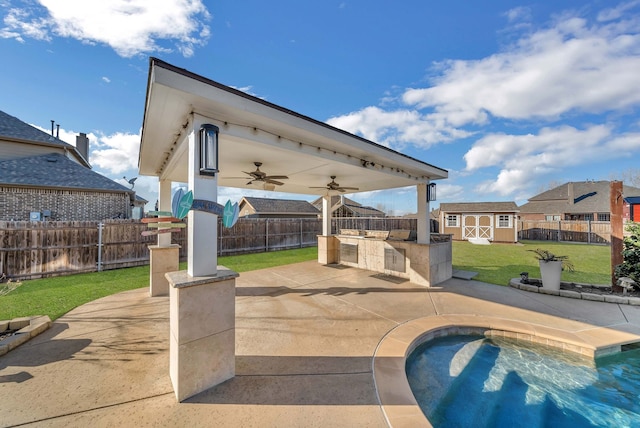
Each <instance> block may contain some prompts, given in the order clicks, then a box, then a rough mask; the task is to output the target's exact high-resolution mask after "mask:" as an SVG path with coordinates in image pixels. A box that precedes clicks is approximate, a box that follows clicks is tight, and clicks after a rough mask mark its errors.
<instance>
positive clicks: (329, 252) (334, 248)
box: [318, 195, 339, 265]
mask: <svg viewBox="0 0 640 428" xmlns="http://www.w3.org/2000/svg"><path fill="white" fill-rule="evenodd" d="M338 248H339V247H338V240H337V238H336V237H335V236H333V235H332V234H331V196H330V195H324V196H323V197H322V235H321V236H318V263H320V264H323V265H327V264H331V263H337V262H338V260H339V257H338Z"/></svg>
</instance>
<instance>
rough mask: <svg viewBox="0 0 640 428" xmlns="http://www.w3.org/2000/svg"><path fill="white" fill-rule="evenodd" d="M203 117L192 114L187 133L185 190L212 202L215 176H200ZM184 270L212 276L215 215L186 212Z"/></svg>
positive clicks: (215, 196) (215, 192)
mask: <svg viewBox="0 0 640 428" xmlns="http://www.w3.org/2000/svg"><path fill="white" fill-rule="evenodd" d="M203 123H205V118H203V117H200V116H195V115H194V120H193V125H192V128H191V130H190V131H191V132H190V133H189V136H188V139H189V190H191V191H192V192H193V197H194V198H196V199H205V200H208V201H213V202H216V201H217V199H218V178H217V177H216V176H207V175H200V145H199V141H198V130H199V129H200V126H201V125H202V124H203ZM188 219H189V229H188V241H189V251H188V261H187V272H188V274H189V275H191V276H193V277H199V276H208V275H215V274H216V269H217V266H218V216H216V215H214V214H211V213H206V212H202V211H194V210H191V211H189V215H188Z"/></svg>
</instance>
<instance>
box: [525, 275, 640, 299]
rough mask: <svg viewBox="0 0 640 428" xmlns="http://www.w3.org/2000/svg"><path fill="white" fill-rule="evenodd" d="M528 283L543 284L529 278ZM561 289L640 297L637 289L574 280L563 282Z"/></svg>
mask: <svg viewBox="0 0 640 428" xmlns="http://www.w3.org/2000/svg"><path fill="white" fill-rule="evenodd" d="M527 284H530V285H537V286H538V287H539V286H540V285H541V282H540V280H539V279H529V281H528V282H527ZM560 289H561V290H568V291H577V292H578V293H591V294H601V295H611V296H627V297H640V291H637V290H629V291H627V292H626V293H623V292H622V291H619V292H618V291H613V289H612V288H611V287H604V286H595V285H589V284H576V283H573V282H561V283H560Z"/></svg>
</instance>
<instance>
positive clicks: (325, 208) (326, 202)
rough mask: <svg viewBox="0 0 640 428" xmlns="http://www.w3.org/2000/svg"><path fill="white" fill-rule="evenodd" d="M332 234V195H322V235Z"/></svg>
mask: <svg viewBox="0 0 640 428" xmlns="http://www.w3.org/2000/svg"><path fill="white" fill-rule="evenodd" d="M329 235H331V196H330V195H324V196H323V197H322V236H329Z"/></svg>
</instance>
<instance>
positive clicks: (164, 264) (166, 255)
mask: <svg viewBox="0 0 640 428" xmlns="http://www.w3.org/2000/svg"><path fill="white" fill-rule="evenodd" d="M178 269H180V245H178V244H170V245H164V246H160V245H149V295H150V296H151V297H156V296H168V295H169V280H167V278H166V276H165V274H166V273H167V272H175V271H177V270H178Z"/></svg>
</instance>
